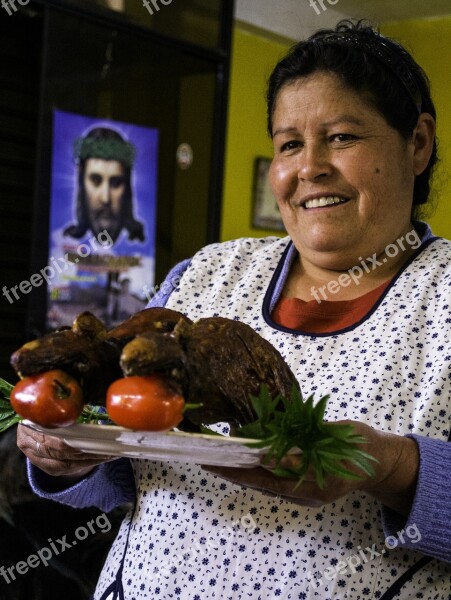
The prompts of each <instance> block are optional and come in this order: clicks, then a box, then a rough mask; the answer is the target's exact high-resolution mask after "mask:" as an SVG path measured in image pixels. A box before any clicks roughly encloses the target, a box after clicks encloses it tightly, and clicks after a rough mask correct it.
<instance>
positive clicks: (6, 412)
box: [0, 377, 22, 433]
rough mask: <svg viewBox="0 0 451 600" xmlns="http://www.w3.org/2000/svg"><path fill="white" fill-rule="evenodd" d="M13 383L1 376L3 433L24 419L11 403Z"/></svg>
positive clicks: (0, 409)
mask: <svg viewBox="0 0 451 600" xmlns="http://www.w3.org/2000/svg"><path fill="white" fill-rule="evenodd" d="M13 387H14V386H13V385H11V384H10V383H8V382H7V381H5V380H4V379H2V378H1V377H0V433H3V432H4V431H6V430H7V429H9V428H10V427H12V426H13V425H15V424H16V423H19V422H20V421H21V420H22V417H20V416H19V415H18V414H17V413H16V412H15V410H14V409H13V408H12V406H11V404H10V403H9V396H10V394H11V390H12V389H13Z"/></svg>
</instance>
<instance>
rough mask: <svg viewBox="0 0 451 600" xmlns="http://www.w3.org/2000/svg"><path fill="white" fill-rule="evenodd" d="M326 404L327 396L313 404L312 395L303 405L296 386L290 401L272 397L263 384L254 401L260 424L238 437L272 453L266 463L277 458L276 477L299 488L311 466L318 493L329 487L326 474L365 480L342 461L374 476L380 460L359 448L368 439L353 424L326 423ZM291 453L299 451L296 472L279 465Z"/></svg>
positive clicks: (248, 427) (244, 429) (247, 427)
mask: <svg viewBox="0 0 451 600" xmlns="http://www.w3.org/2000/svg"><path fill="white" fill-rule="evenodd" d="M328 399H329V396H324V397H323V398H321V400H319V402H318V403H317V404H316V405H314V404H313V395H312V396H310V397H309V398H307V400H304V399H303V398H302V394H301V392H300V390H299V389H297V388H296V387H293V389H292V392H291V397H290V399H289V400H287V399H286V398H282V397H281V396H277V397H275V398H271V396H270V394H269V391H268V388H267V387H266V386H265V385H263V386H262V387H261V389H260V395H259V396H258V397H252V398H251V402H252V406H253V408H254V411H255V413H256V415H257V419H256V420H255V421H253V422H252V423H249V424H247V425H243V426H242V427H240V428H239V429H238V430H237V432H236V435H238V436H240V437H247V438H254V439H257V440H259V441H258V442H252V443H249V444H247V445H248V446H249V447H253V448H268V454H267V455H266V456H265V459H264V462H265V463H268V462H269V461H271V460H272V459H274V461H275V464H276V467H275V469H274V470H273V473H274V474H275V475H279V476H281V477H289V478H291V479H297V483H296V485H295V489H296V487H298V486H299V485H300V484H301V483H302V481H303V480H304V478H305V476H306V474H307V470H308V468H309V467H310V466H312V467H313V469H314V471H315V476H316V482H317V484H318V486H319V487H320V488H324V487H325V485H326V478H327V476H328V475H335V476H338V477H342V478H345V479H355V480H358V479H361V477H360V476H359V475H357V474H356V473H353V472H352V471H350V470H349V469H347V468H346V467H344V466H343V464H342V463H343V461H346V462H348V463H350V464H352V465H354V466H356V467H358V468H359V469H361V470H362V471H363V473H365V474H366V475H368V476H370V477H371V476H373V475H374V469H373V467H372V465H371V461H376V459H375V458H374V457H373V456H371V455H370V454H368V453H367V452H365V451H363V450H361V449H360V448H358V447H357V445H358V444H364V443H366V442H367V440H366V438H364V437H362V436H360V435H357V434H355V433H354V427H353V426H352V425H337V424H334V423H330V422H325V421H324V413H325V410H326V405H327V401H328ZM292 448H299V449H300V450H301V454H300V455H299V460H300V463H299V465H298V466H296V467H293V468H285V467H283V466H280V462H281V460H282V458H283V457H284V456H285V455H286V454H287V453H288V452H289V451H290V450H291V449H292ZM376 462H377V461H376Z"/></svg>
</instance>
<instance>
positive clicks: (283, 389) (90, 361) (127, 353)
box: [11, 308, 298, 429]
mask: <svg viewBox="0 0 451 600" xmlns="http://www.w3.org/2000/svg"><path fill="white" fill-rule="evenodd" d="M11 364H12V366H13V367H14V369H15V371H16V372H17V373H18V374H19V375H20V376H21V377H27V376H29V375H33V374H37V373H42V372H45V371H50V370H51V369H61V370H63V371H65V372H66V373H68V374H69V375H71V376H72V377H74V378H75V379H76V380H77V381H78V383H79V384H80V386H81V388H82V392H83V398H84V399H85V402H86V403H90V404H97V405H104V404H105V398H106V393H107V390H108V387H109V386H110V384H111V383H113V381H115V380H116V379H120V378H121V377H122V376H123V375H126V376H130V375H151V374H152V373H155V372H157V373H163V374H165V375H167V376H168V377H169V378H171V379H172V382H173V384H174V385H175V386H177V387H178V388H179V389H180V391H181V394H182V395H183V397H184V399H185V402H188V403H194V404H201V406H200V407H199V408H195V409H190V410H189V411H187V413H186V419H185V421H184V427H182V428H185V429H189V428H190V424H191V425H194V427H198V426H199V425H201V424H205V425H207V424H211V423H217V422H222V421H223V422H229V423H231V424H237V425H243V424H245V423H248V422H250V421H253V420H254V419H255V415H254V412H253V409H252V404H251V400H250V396H252V395H257V394H258V393H259V390H260V387H261V385H262V384H266V386H267V388H268V390H269V393H270V394H271V396H272V397H275V396H276V395H277V394H281V395H282V396H285V397H289V395H290V393H291V391H292V387H293V385H295V386H297V385H298V384H297V381H296V379H295V377H294V375H293V373H292V372H291V370H290V369H289V367H288V366H287V364H286V363H285V361H284V360H283V358H282V356H281V355H280V354H279V352H278V351H277V350H276V349H275V348H274V347H273V346H272V345H271V344H270V343H269V342H268V341H267V340H265V339H264V338H262V337H261V336H260V335H259V334H258V333H256V332H255V331H254V330H253V329H252V328H251V327H249V326H248V325H246V324H244V323H241V322H240V321H234V320H231V319H226V318H222V317H211V318H206V319H199V320H198V321H196V322H194V323H193V322H192V321H191V320H190V319H188V318H187V317H186V316H184V315H183V314H182V313H179V312H177V311H174V310H170V309H167V308H148V309H145V310H142V311H140V312H138V313H136V314H135V315H133V316H132V317H130V318H129V319H127V320H126V321H124V322H123V323H121V324H120V325H118V326H117V327H114V328H113V329H110V330H107V329H106V328H105V326H104V325H103V323H102V322H101V321H99V319H97V318H96V317H95V316H94V315H92V314H91V313H82V314H80V315H79V316H78V317H77V318H76V319H75V321H74V323H73V326H72V328H65V329H61V330H58V331H54V332H52V333H48V334H46V335H44V336H43V337H41V338H39V339H36V340H33V341H32V342H28V343H27V344H25V345H24V346H22V348H20V349H19V350H17V351H16V352H15V353H14V354H13V355H12V357H11Z"/></svg>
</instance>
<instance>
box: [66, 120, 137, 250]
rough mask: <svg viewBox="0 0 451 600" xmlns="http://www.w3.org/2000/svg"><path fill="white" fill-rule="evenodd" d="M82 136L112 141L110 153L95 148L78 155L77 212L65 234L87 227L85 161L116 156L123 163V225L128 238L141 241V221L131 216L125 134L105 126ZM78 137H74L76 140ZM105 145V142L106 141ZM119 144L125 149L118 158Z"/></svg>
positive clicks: (76, 235)
mask: <svg viewBox="0 0 451 600" xmlns="http://www.w3.org/2000/svg"><path fill="white" fill-rule="evenodd" d="M84 140H92V141H94V140H99V141H102V142H107V143H108V142H111V147H112V154H111V157H110V155H105V154H104V153H102V154H96V152H92V153H88V154H86V153H85V154H84V155H83V158H79V170H78V195H77V206H76V216H77V221H78V222H77V223H74V224H72V225H69V226H68V227H66V229H65V230H64V235H70V236H71V237H74V238H77V239H79V238H81V237H83V236H84V235H85V233H86V231H87V230H88V229H89V216H88V207H87V202H86V190H85V186H84V176H85V167H86V161H87V160H89V159H90V158H99V157H100V158H103V159H105V160H119V162H120V163H121V164H122V166H123V167H124V172H125V191H124V195H123V198H122V220H123V228H124V229H126V230H127V231H128V237H129V239H130V240H134V239H138V240H140V241H142V242H143V241H144V239H145V238H144V226H143V224H142V223H141V222H140V221H137V220H136V219H135V217H134V216H133V197H132V187H131V167H130V163H129V160H128V156H129V154H130V152H129V151H128V147H129V146H130V144H129V143H128V142H126V140H124V138H123V137H122V136H121V135H120V134H119V133H118V132H117V131H114V129H108V128H107V127H96V128H94V129H91V131H89V133H88V134H87V135H86V136H85V137H84V138H81V141H84ZM78 142H80V140H77V143H78ZM105 145H107V144H105ZM118 145H119V147H120V146H121V145H122V146H123V148H124V149H125V152H124V160H121V159H120V158H118V157H117V154H115V153H116V152H117V149H118Z"/></svg>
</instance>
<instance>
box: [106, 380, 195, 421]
mask: <svg viewBox="0 0 451 600" xmlns="http://www.w3.org/2000/svg"><path fill="white" fill-rule="evenodd" d="M184 406H185V401H184V399H183V396H181V395H180V394H179V393H178V392H177V391H176V390H175V389H174V387H173V385H171V384H170V383H169V382H168V380H167V379H165V378H164V377H163V376H161V375H158V374H153V375H143V376H137V375H136V376H130V377H124V378H123V379H118V380H117V381H114V382H113V383H112V384H111V385H110V387H109V388H108V392H107V400H106V409H107V412H108V415H109V416H110V418H111V419H112V420H113V421H114V422H115V423H116V425H120V426H122V427H127V428H128V429H135V430H138V431H139V430H142V431H167V430H169V429H173V428H174V427H176V426H177V425H178V424H179V423H180V422H181V421H182V419H183V408H184Z"/></svg>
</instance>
